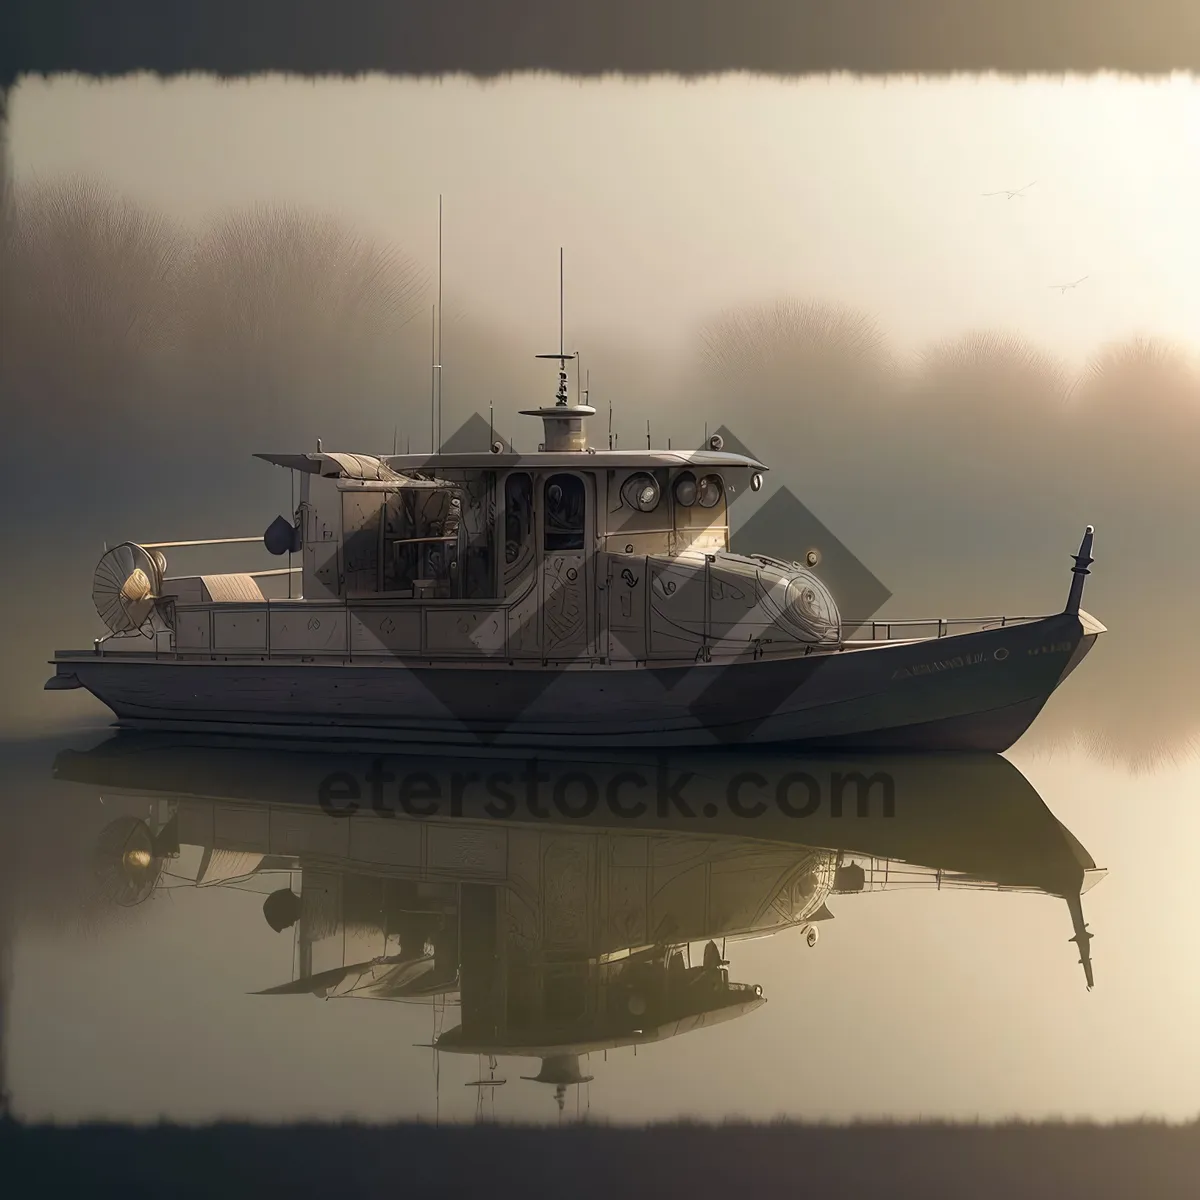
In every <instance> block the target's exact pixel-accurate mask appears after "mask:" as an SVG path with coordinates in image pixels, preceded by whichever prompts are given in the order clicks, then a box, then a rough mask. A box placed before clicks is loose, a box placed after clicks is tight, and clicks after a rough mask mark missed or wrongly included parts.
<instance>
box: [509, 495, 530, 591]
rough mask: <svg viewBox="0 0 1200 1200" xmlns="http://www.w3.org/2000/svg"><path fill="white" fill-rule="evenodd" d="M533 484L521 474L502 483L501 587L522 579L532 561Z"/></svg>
mask: <svg viewBox="0 0 1200 1200" xmlns="http://www.w3.org/2000/svg"><path fill="white" fill-rule="evenodd" d="M534 550H535V545H534V538H533V480H532V479H531V478H530V477H529V476H528V475H526V474H525V473H524V472H523V471H521V472H518V473H517V474H515V475H509V476H508V478H507V479H505V481H504V583H505V595H508V594H509V588H510V586H511V585H513V584H514V583H516V582H517V581H518V580H520V579H521V578H523V577H524V575H525V572H526V571H527V570H528V569H529V567H530V566H531V565H532V563H533V559H534Z"/></svg>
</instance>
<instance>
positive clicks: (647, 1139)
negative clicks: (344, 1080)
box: [0, 1078, 1200, 1200]
mask: <svg viewBox="0 0 1200 1200" xmlns="http://www.w3.org/2000/svg"><path fill="white" fill-rule="evenodd" d="M713 1086H714V1087H716V1088H718V1089H719V1088H720V1080H719V1079H718V1078H714V1081H713ZM410 1151H411V1153H409V1152H410ZM0 1160H2V1161H3V1162H4V1164H5V1171H6V1172H7V1173H8V1175H9V1176H10V1177H11V1178H13V1179H22V1178H28V1179H36V1180H37V1181H38V1188H39V1191H40V1194H44V1195H68V1194H78V1195H87V1196H89V1197H97V1198H99V1197H108V1196H113V1197H124V1196H141V1195H145V1194H151V1193H153V1192H155V1191H156V1190H157V1189H158V1188H159V1186H160V1185H161V1181H162V1179H163V1178H164V1177H169V1178H170V1179H171V1180H172V1185H171V1191H172V1194H173V1195H175V1196H178V1197H180V1198H181V1200H191V1198H192V1197H207V1196H211V1195H213V1194H215V1193H219V1194H220V1195H221V1196H222V1197H224V1198H225V1200H242V1198H243V1197H245V1198H246V1200H258V1198H259V1197H260V1196H261V1195H262V1192H263V1184H262V1180H263V1178H264V1176H265V1175H267V1174H269V1175H270V1178H271V1184H272V1189H273V1190H274V1191H276V1192H278V1193H279V1194H284V1195H291V1196H301V1197H310V1196H323V1195H329V1194H331V1193H334V1194H340V1195H350V1196H356V1197H358V1196H392V1195H394V1194H395V1193H396V1191H397V1189H398V1188H400V1187H402V1188H403V1190H404V1191H406V1192H411V1193H413V1194H415V1195H421V1196H464V1195H474V1194H478V1193H480V1192H486V1193H487V1194H488V1195H491V1196H498V1197H507V1196H514V1197H526V1196H530V1195H535V1196H536V1195H557V1194H561V1193H566V1194H569V1195H571V1196H572V1197H576V1198H578V1200H590V1198H592V1197H594V1198H595V1200H611V1198H612V1197H613V1196H617V1195H626V1196H638V1197H641V1196H646V1197H651V1196H654V1197H657V1196H677V1195H694V1196H705V1197H708V1196H728V1195H738V1194H742V1195H763V1196H782V1195H792V1196H804V1197H807V1196H821V1195H824V1196H866V1195H872V1196H875V1195H878V1196H885V1195H886V1196H896V1197H898V1198H899V1200H908V1198H909V1197H916V1196H919V1197H921V1198H922V1200H960V1198H961V1197H964V1196H970V1197H971V1198H972V1200H1013V1197H1017V1196H1020V1197H1027V1198H1028V1200H1041V1198H1042V1197H1045V1198H1046V1200H1051V1198H1053V1200H1060V1198H1062V1197H1084V1196H1086V1197H1087V1198H1088V1200H1128V1198H1129V1197H1131V1196H1137V1197H1141V1198H1144V1200H1185V1198H1186V1200H1191V1198H1192V1197H1194V1196H1195V1187H1196V1178H1197V1175H1198V1173H1200V1134H1198V1132H1197V1126H1196V1125H1195V1124H1190V1125H1184V1126H1170V1125H1166V1124H1162V1123H1157V1122H1139V1123H1128V1124H1120V1125H1109V1126H1105V1125H1093V1124H1083V1123H1080V1124H1068V1123H1055V1122H1048V1123H1046V1124H1033V1123H1016V1122H1013V1123H1010V1124H1004V1125H991V1126H989V1125H971V1124H961V1125H953V1124H944V1123H940V1122H932V1121H931V1122H921V1123H912V1124H904V1123H901V1122H896V1123H890V1124H888V1123H871V1124H867V1123H862V1124H854V1125H805V1124H799V1123H795V1122H790V1121H777V1122H773V1123H771V1124H762V1125H751V1124H747V1123H733V1122H728V1123H724V1124H721V1125H704V1124H699V1123H697V1124H686V1123H680V1124H661V1125H653V1126H650V1127H649V1128H641V1129H636V1128H635V1129H630V1128H620V1127H614V1126H604V1125H571V1126H567V1127H564V1128H558V1129H539V1128H536V1127H534V1128H531V1127H529V1126H491V1125H475V1126H469V1125H468V1126H454V1125H445V1124H444V1125H442V1126H440V1127H434V1126H433V1125H428V1124H410V1125H374V1126H364V1125H351V1124H341V1125H332V1124H330V1125H316V1124H309V1125H294V1126H287V1125H273V1126H268V1125H257V1126H255V1125H241V1124H234V1123H232V1122H231V1123H228V1124H224V1125H213V1126H209V1127H206V1128H194V1127H191V1128H189V1127H186V1126H178V1125H167V1124H159V1125H156V1126H146V1127H142V1128H134V1127H132V1126H119V1125H79V1126H73V1127H71V1126H64V1127H59V1128H56V1127H53V1126H34V1127H28V1128H25V1127H22V1126H19V1125H17V1124H15V1123H12V1124H9V1125H5V1124H4V1123H3V1122H0Z"/></svg>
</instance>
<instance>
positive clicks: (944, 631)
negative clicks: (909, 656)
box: [842, 615, 1045, 642]
mask: <svg viewBox="0 0 1200 1200" xmlns="http://www.w3.org/2000/svg"><path fill="white" fill-rule="evenodd" d="M1044 619H1045V616H1044V615H1043V616H1036V617H926V618H924V619H922V620H916V621H899V620H888V621H880V620H873V621H853V620H850V621H847V620H843V621H842V633H843V635H844V640H845V641H848V642H852V641H871V642H879V641H884V642H891V641H915V640H920V639H923V638H926V637H939V638H940V637H948V636H950V634H951V633H952V632H953V633H969V632H982V631H983V630H985V629H1004V628H1006V627H1007V626H1009V625H1021V624H1025V623H1026V622H1029V621H1041V620H1044ZM911 630H917V631H919V632H916V633H913V632H908V631H911ZM897 631H900V632H897Z"/></svg>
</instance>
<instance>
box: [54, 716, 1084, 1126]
mask: <svg viewBox="0 0 1200 1200" xmlns="http://www.w3.org/2000/svg"><path fill="white" fill-rule="evenodd" d="M537 762H538V767H539V776H540V778H541V783H542V791H543V798H544V799H545V800H546V801H547V803H546V806H545V812H544V813H539V812H536V811H529V810H522V809H518V810H517V811H515V812H513V813H512V814H509V815H505V816H503V817H497V816H496V815H495V812H494V810H492V809H490V808H489V799H494V798H495V793H494V790H492V788H491V787H490V785H491V784H494V783H495V782H496V781H497V780H499V779H502V778H505V777H508V778H511V777H513V776H514V775H516V774H517V773H519V772H520V771H521V770H522V769H523V768H524V767H525V765H526V762H525V759H524V758H523V757H522V756H521V755H519V754H516V753H513V752H508V753H495V754H492V755H489V756H488V757H487V758H479V759H477V760H475V761H474V762H473V763H472V771H473V773H474V778H473V780H472V781H471V784H472V786H468V787H465V788H464V786H463V784H462V779H463V772H462V762H461V759H460V758H459V756H457V755H455V756H453V757H446V756H441V757H439V756H437V755H432V754H430V755H426V756H423V757H420V758H416V759H414V758H412V757H410V756H408V755H402V754H394V755H392V756H390V757H388V756H386V755H380V754H376V753H374V752H360V751H349V750H341V751H334V750H330V749H328V748H323V747H320V746H312V747H304V748H300V747H297V746H295V745H288V744H282V743H280V744H274V745H272V744H270V743H267V742H261V743H256V744H253V745H248V744H247V743H246V742H245V741H244V740H239V739H234V738H228V737H226V738H224V739H222V738H213V737H203V736H202V737H187V736H178V735H166V734H153V733H151V734H136V733H135V734H129V733H118V734H117V735H115V736H111V737H109V738H108V739H106V740H105V741H103V742H102V743H100V744H99V745H97V746H95V747H94V748H92V749H91V750H85V751H71V750H67V751H63V752H60V753H59V755H58V756H57V758H56V759H55V762H54V767H53V773H54V777H55V779H56V780H59V781H62V782H65V783H70V784H75V785H79V784H83V785H88V786H90V787H97V788H100V789H102V792H103V798H104V801H105V804H104V808H103V810H101V809H99V808H98V807H97V806H96V805H94V804H93V805H91V806H90V808H89V810H88V811H89V812H90V813H91V814H92V816H91V819H92V820H93V821H94V820H97V819H98V814H99V813H100V812H101V811H103V812H104V813H105V814H106V815H107V818H108V824H107V825H105V826H104V827H103V829H102V830H101V831H100V833H99V836H98V837H97V838H96V848H95V853H94V858H93V863H94V868H93V869H95V870H97V871H98V872H99V873H100V874H102V875H103V876H105V877H106V878H108V879H110V880H111V883H110V886H109V894H110V895H111V897H112V902H113V903H117V904H124V905H137V904H142V903H144V902H145V901H146V900H148V899H149V898H150V897H151V896H152V895H153V894H154V893H155V891H156V889H159V888H161V887H164V886H167V887H180V886H185V883H184V880H185V879H186V877H188V876H191V877H192V878H193V879H194V883H195V886H196V887H197V888H201V889H203V888H213V887H221V886H226V885H227V886H231V887H236V888H237V889H238V890H240V891H247V890H250V891H254V890H257V891H258V893H259V895H258V896H257V897H256V898H255V900H253V901H249V900H247V901H246V902H245V903H247V904H253V905H254V906H255V907H257V906H258V905H259V904H260V903H261V906H262V916H263V918H264V919H265V920H266V922H267V924H268V925H269V926H270V927H271V929H273V930H274V931H275V932H276V933H278V934H281V933H283V932H284V931H285V930H291V931H293V933H294V935H295V936H296V939H297V946H298V954H297V959H296V963H295V965H294V970H293V974H292V978H290V979H288V980H285V981H282V982H274V983H272V984H270V985H268V986H266V987H260V986H258V985H257V984H254V986H255V987H256V994H258V995H264V996H276V997H279V996H284V995H292V996H295V995H307V996H317V997H319V998H321V999H358V1000H365V999H370V1000H376V1001H391V1002H407V1003H427V1004H430V1003H431V1004H455V1005H457V1006H458V1008H459V1021H458V1023H457V1024H456V1025H453V1026H452V1027H450V1028H445V1029H443V1031H442V1032H440V1033H439V1034H438V1035H437V1036H436V1037H435V1038H434V1041H433V1043H432V1046H433V1048H434V1049H435V1050H436V1051H437V1052H439V1053H449V1054H455V1055H468V1056H469V1055H477V1056H479V1057H480V1059H481V1060H482V1058H484V1057H487V1058H489V1059H491V1060H492V1062H493V1063H494V1061H495V1059H496V1058H498V1057H516V1058H525V1059H540V1060H541V1066H540V1069H539V1070H538V1071H537V1073H536V1074H532V1073H530V1074H522V1075H521V1078H522V1079H528V1080H533V1081H535V1082H539V1083H542V1084H552V1085H554V1087H555V1094H556V1098H557V1100H558V1102H559V1105H560V1107H561V1105H562V1101H563V1097H564V1094H565V1090H566V1088H567V1087H569V1086H572V1085H576V1084H580V1083H583V1082H586V1081H587V1080H588V1079H589V1078H590V1076H588V1075H584V1074H582V1065H581V1062H580V1059H581V1057H582V1056H585V1055H588V1054H592V1053H599V1052H606V1051H608V1050H619V1049H621V1048H631V1047H638V1046H647V1045H650V1044H653V1043H655V1042H659V1041H662V1040H665V1039H668V1038H674V1037H678V1036H681V1035H683V1034H685V1033H688V1034H690V1033H695V1032H697V1031H699V1030H701V1029H705V1028H709V1027H711V1026H712V1025H714V1024H717V1023H722V1022H725V1021H729V1020H734V1019H740V1018H743V1017H747V1016H749V1015H750V1014H751V1013H753V1012H754V1011H755V1010H757V1009H758V1008H760V1007H761V1006H762V1005H763V1004H765V1003H766V1002H767V997H766V996H765V995H764V990H763V988H762V986H761V985H760V984H755V983H741V982H737V981H736V980H732V979H731V978H730V974H729V966H730V960H731V959H733V958H737V957H738V950H739V947H740V945H741V943H743V942H745V941H747V940H750V939H758V938H763V937H776V936H781V935H782V936H790V937H792V938H794V939H795V942H794V944H795V945H797V947H799V946H800V945H801V944H803V945H805V946H806V947H807V949H809V950H811V949H814V948H815V947H816V946H817V945H818V941H819V938H820V935H821V932H822V931H823V930H825V929H827V928H829V925H828V923H829V922H830V921H833V920H834V918H835V915H836V914H835V913H833V912H831V911H830V904H832V905H833V907H834V908H839V907H840V905H841V903H842V899H843V898H848V897H853V896H860V895H865V894H871V893H878V892H885V891H886V892H892V891H896V890H903V889H909V888H913V887H924V888H930V889H937V890H939V891H947V890H962V889H966V890H976V891H996V892H1009V891H1020V892H1025V893H1029V894H1039V895H1043V896H1047V897H1053V898H1056V899H1058V900H1060V901H1065V902H1066V906H1067V909H1068V912H1069V915H1070V920H1071V924H1072V925H1073V927H1074V935H1075V936H1074V937H1072V938H1070V942H1071V943H1073V944H1074V945H1075V946H1076V947H1077V948H1078V952H1079V961H1080V964H1081V965H1082V966H1083V970H1084V975H1085V979H1086V983H1087V986H1088V988H1089V989H1090V988H1091V987H1092V985H1093V973H1092V962H1091V954H1090V942H1091V938H1092V934H1091V933H1090V932H1088V928H1087V925H1086V924H1085V923H1084V920H1083V912H1082V900H1081V897H1082V895H1083V893H1085V892H1086V891H1087V890H1088V889H1089V888H1090V887H1091V886H1093V885H1094V884H1095V883H1096V882H1098V881H1099V880H1100V879H1102V878H1103V876H1104V874H1105V872H1104V871H1103V870H1102V869H1099V868H1097V866H1096V863H1095V860H1094V859H1093V858H1092V856H1091V855H1090V854H1089V853H1088V851H1087V850H1085V849H1084V848H1083V846H1082V845H1081V844H1080V843H1079V841H1078V840H1077V839H1076V838H1075V837H1074V835H1072V834H1071V833H1070V831H1069V830H1067V829H1066V828H1065V827H1064V826H1063V825H1062V824H1061V823H1060V822H1059V821H1058V820H1057V819H1056V818H1055V817H1054V815H1053V814H1052V813H1051V812H1050V810H1049V809H1048V808H1047V806H1046V804H1045V802H1044V801H1043V800H1042V798H1041V797H1040V796H1039V795H1038V793H1037V792H1036V790H1035V789H1034V788H1033V787H1032V786H1031V785H1030V783H1029V782H1028V780H1026V778H1025V777H1024V776H1023V775H1022V774H1021V772H1020V771H1019V770H1018V769H1017V768H1016V767H1014V766H1013V765H1012V764H1011V763H1009V762H1008V761H1007V760H1005V759H1004V758H1002V757H1000V756H998V755H990V756H989V755H912V754H898V755H887V756H863V755H855V756H838V757H820V758H818V757H812V756H810V757H806V758H805V759H803V760H802V761H800V762H799V763H798V760H797V759H796V758H795V757H794V756H778V757H775V756H771V755H765V754H764V755H756V756H755V757H754V760H753V763H754V772H753V773H754V775H755V778H756V783H755V787H756V791H757V792H758V793H762V794H770V793H776V794H777V793H778V790H779V786H780V785H781V784H783V783H784V782H785V781H791V782H792V784H793V785H794V784H795V783H796V782H797V778H798V767H799V766H802V767H803V774H804V776H805V777H806V778H807V780H809V781H811V783H810V784H809V785H808V786H807V788H806V790H807V791H808V793H809V794H812V793H813V791H814V788H815V791H816V793H817V794H819V797H820V802H819V803H817V804H816V805H814V806H813V809H812V811H811V812H807V813H805V814H804V815H803V816H795V815H792V816H789V815H787V812H786V810H784V809H781V808H779V807H778V806H777V807H776V808H775V809H774V811H772V812H764V813H762V814H758V815H757V816H756V817H755V819H747V818H748V817H749V816H751V815H752V814H750V813H748V812H746V811H740V812H739V810H738V808H737V806H736V805H735V806H734V807H733V808H732V809H731V807H730V797H731V796H732V795H734V794H737V793H739V788H740V784H739V782H738V781H743V780H745V779H746V777H747V774H748V772H747V759H746V756H745V754H743V753H741V752H740V751H727V752H719V753H717V754H708V753H701V754H697V753H692V752H687V753H683V754H679V755H663V754H661V753H640V754H639V753H637V752H631V753H619V754H606V755H590V756H576V755H564V756H562V757H558V758H556V757H551V758H548V759H539V760H537ZM393 772H394V773H395V774H392V773H393ZM639 774H640V775H641V776H642V777H644V778H654V779H656V780H659V781H661V779H662V777H663V776H664V775H665V776H667V777H668V784H667V787H668V790H669V791H671V792H672V794H675V795H678V794H679V792H678V789H676V788H674V787H673V786H672V782H671V781H674V780H679V779H683V780H686V781H687V787H686V788H685V789H684V796H683V799H684V800H685V801H687V802H689V803H690V805H691V807H692V809H694V811H695V814H696V815H700V814H703V816H702V817H701V819H700V820H699V821H695V820H692V821H689V820H688V819H687V817H686V809H685V810H684V811H683V812H681V811H680V810H679V808H678V806H673V809H672V812H671V814H670V815H669V816H664V815H663V814H662V812H661V811H660V810H659V809H658V807H657V806H655V805H650V806H647V809H646V811H645V812H640V813H638V812H633V811H632V809H631V808H629V807H628V806H624V807H622V808H621V809H620V811H613V810H612V809H611V808H610V807H609V806H597V808H596V810H595V811H593V812H590V813H580V812H579V811H578V803H577V795H578V792H579V790H580V787H579V784H580V780H582V779H587V780H590V781H592V783H593V784H594V785H595V786H596V788H597V789H598V790H599V791H602V792H608V791H609V790H610V789H609V786H608V785H609V784H610V783H611V782H612V781H613V780H616V779H618V778H623V779H626V780H629V779H631V777H633V776H635V775H639ZM406 775H407V778H408V779H409V780H417V779H420V780H423V781H424V782H425V786H424V788H423V792H424V798H425V799H426V800H428V799H429V798H430V797H431V796H433V795H442V796H447V797H449V796H455V795H457V797H458V800H457V802H456V803H452V804H449V805H445V806H443V807H442V808H441V809H440V810H431V809H430V808H429V807H427V806H423V807H422V808H421V810H420V812H419V814H417V813H410V812H408V811H406V810H404V809H403V808H397V809H390V808H388V807H387V806H386V805H385V804H382V803H379V802H376V803H374V804H364V805H363V806H361V808H358V809H355V810H354V811H349V810H344V811H340V812H337V813H331V812H330V811H329V808H328V805H327V804H326V802H325V799H324V797H325V795H326V792H327V790H328V789H327V785H328V782H329V781H330V780H331V779H336V778H343V777H349V778H356V779H360V780H369V779H372V778H383V777H388V776H390V778H391V783H390V784H389V787H388V792H389V794H390V793H391V792H392V791H402V790H403V788H404V786H405V776H406ZM838 780H852V781H856V783H855V802H854V804H853V805H852V806H839V803H838V800H837V796H838V782H837V781H838ZM456 781H457V782H456ZM863 784H865V785H867V786H866V790H865V791H864V790H862V786H861V785H863ZM655 786H656V787H661V786H662V784H661V782H657V783H656V785H655ZM873 789H874V790H873ZM565 797H570V802H569V803H565V802H564V798H565ZM626 798H629V796H628V793H627V794H626ZM743 799H746V800H748V799H749V796H748V794H747V795H745V796H744V797H743ZM334 817H336V818H338V819H332V818H334ZM185 863H190V864H191V865H190V866H187V867H185V865H184V864H185ZM272 881H274V882H272ZM256 883H257V884H258V885H260V886H259V887H258V888H257V889H256V888H255V887H254V885H255V884H256ZM847 903H848V905H849V906H850V907H851V908H854V907H856V906H857V904H858V902H857V901H854V900H847ZM868 907H869V904H868ZM247 983H250V981H249V980H248V981H247ZM594 1061H595V1060H593V1062H594ZM499 1083H500V1081H499V1080H496V1079H494V1078H493V1079H487V1080H485V1079H480V1080H477V1081H476V1082H475V1083H474V1084H472V1085H470V1086H478V1087H481V1088H482V1087H488V1086H493V1085H498V1084H499Z"/></svg>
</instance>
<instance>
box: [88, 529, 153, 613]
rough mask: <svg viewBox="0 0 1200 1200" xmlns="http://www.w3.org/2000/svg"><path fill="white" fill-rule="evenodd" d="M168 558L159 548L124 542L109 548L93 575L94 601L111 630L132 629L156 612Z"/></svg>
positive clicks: (97, 610) (98, 611)
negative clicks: (148, 548)
mask: <svg viewBox="0 0 1200 1200" xmlns="http://www.w3.org/2000/svg"><path fill="white" fill-rule="evenodd" d="M166 569H167V560H166V558H165V557H164V556H163V555H162V553H161V552H160V551H158V550H147V549H146V548H145V547H143V546H139V545H137V544H136V543H134V542H122V543H121V545H119V546H114V547H113V548H112V549H111V550H109V551H107V552H106V553H105V555H104V557H103V558H101V559H100V561H99V563H98V564H97V565H96V574H95V575H94V576H93V578H92V603H93V604H94V605H95V606H96V612H97V613H98V614H99V616H100V619H101V620H102V621H103V622H104V623H105V625H107V626H108V628H109V630H110V631H111V632H112V633H133V632H135V631H137V630H139V629H141V628H142V626H144V625H145V624H146V622H147V621H148V620H149V619H150V615H151V613H153V612H154V604H155V601H156V600H157V598H158V596H159V593H160V592H161V591H162V581H163V575H164V573H165V572H166Z"/></svg>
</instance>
